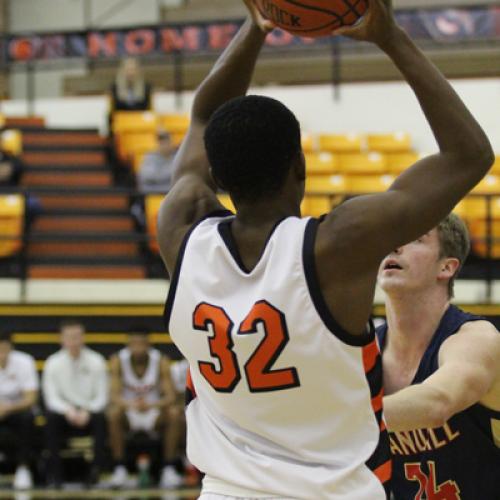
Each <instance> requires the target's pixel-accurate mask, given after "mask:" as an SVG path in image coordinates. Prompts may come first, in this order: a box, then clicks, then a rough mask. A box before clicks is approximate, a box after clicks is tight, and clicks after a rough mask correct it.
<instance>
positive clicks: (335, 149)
mask: <svg viewBox="0 0 500 500" xmlns="http://www.w3.org/2000/svg"><path fill="white" fill-rule="evenodd" d="M362 142H363V141H362V137H361V135H359V134H321V135H320V136H319V149H320V151H330V152H332V153H359V152H360V151H361V148H362V145H363V143H362Z"/></svg>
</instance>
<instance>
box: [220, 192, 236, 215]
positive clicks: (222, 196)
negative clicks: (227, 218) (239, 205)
mask: <svg viewBox="0 0 500 500" xmlns="http://www.w3.org/2000/svg"><path fill="white" fill-rule="evenodd" d="M217 198H219V201H220V202H221V203H222V204H223V205H224V207H226V208H227V209H228V210H231V212H233V213H236V208H235V207H234V205H233V202H232V200H231V198H230V196H229V195H228V194H222V193H221V194H218V195H217Z"/></svg>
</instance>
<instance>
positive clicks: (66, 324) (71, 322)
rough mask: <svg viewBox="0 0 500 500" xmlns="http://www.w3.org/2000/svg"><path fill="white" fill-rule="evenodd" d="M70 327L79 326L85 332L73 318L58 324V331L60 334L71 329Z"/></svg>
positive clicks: (83, 327) (81, 324)
mask: <svg viewBox="0 0 500 500" xmlns="http://www.w3.org/2000/svg"><path fill="white" fill-rule="evenodd" d="M72 326H79V327H81V328H82V329H83V331H85V325H84V324H83V323H82V322H81V321H79V320H77V319H75V318H67V319H63V320H62V321H61V322H60V323H59V331H60V332H62V331H63V330H64V329H66V328H71V327H72Z"/></svg>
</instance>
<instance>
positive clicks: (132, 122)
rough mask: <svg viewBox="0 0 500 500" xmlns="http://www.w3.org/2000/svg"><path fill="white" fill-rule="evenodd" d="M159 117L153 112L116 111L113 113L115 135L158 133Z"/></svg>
mask: <svg viewBox="0 0 500 500" xmlns="http://www.w3.org/2000/svg"><path fill="white" fill-rule="evenodd" d="M157 128H158V117H157V116H156V115H155V114H154V113H153V112H151V111H116V112H115V113H113V122H112V129H113V132H114V133H115V134H123V133H124V132H152V133H156V130H157Z"/></svg>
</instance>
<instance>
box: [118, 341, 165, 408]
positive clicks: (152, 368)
mask: <svg viewBox="0 0 500 500" xmlns="http://www.w3.org/2000/svg"><path fill="white" fill-rule="evenodd" d="M118 357H119V358H120V364H121V372H122V381H123V399H126V400H129V399H136V398H144V400H145V401H147V402H148V403H154V402H155V401H158V400H159V399H160V397H161V390H160V360H161V353H160V351H158V350H157V349H150V350H149V361H148V367H147V368H146V371H145V372H144V375H143V376H142V377H140V378H139V377H138V376H137V374H136V373H135V372H134V369H133V368H132V360H131V353H130V350H129V349H128V348H126V347H125V348H124V349H122V350H121V351H120V352H119V353H118Z"/></svg>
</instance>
